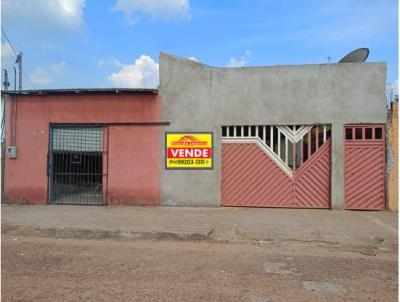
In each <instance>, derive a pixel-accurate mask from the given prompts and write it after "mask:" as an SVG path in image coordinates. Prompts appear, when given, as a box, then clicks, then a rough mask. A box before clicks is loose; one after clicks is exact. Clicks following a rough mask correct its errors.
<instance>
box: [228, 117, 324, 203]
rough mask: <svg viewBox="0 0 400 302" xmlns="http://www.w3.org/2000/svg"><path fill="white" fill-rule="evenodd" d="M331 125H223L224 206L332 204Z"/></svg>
mask: <svg viewBox="0 0 400 302" xmlns="http://www.w3.org/2000/svg"><path fill="white" fill-rule="evenodd" d="M330 171H331V126H330V125H292V126H276V125H271V126H224V127H222V193H221V202H222V205H223V206H255V207H297V208H329V207H330V191H331V186H330V183H331V173H330Z"/></svg>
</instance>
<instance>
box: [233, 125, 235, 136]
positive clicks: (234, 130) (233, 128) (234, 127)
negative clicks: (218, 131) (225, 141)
mask: <svg viewBox="0 0 400 302" xmlns="http://www.w3.org/2000/svg"><path fill="white" fill-rule="evenodd" d="M233 137H236V126H233Z"/></svg>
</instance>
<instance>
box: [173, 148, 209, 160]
mask: <svg viewBox="0 0 400 302" xmlns="http://www.w3.org/2000/svg"><path fill="white" fill-rule="evenodd" d="M210 157H211V148H190V149H189V148H168V158H210Z"/></svg>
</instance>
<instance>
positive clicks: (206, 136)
mask: <svg viewBox="0 0 400 302" xmlns="http://www.w3.org/2000/svg"><path fill="white" fill-rule="evenodd" d="M212 143H213V140H212V132H185V133H177V132H167V133H166V137H165V146H166V150H165V161H166V163H165V166H166V168H167V169H212V167H213V162H212V158H213V157H212V156H213V154H212V151H213V150H212V148H213V146H212Z"/></svg>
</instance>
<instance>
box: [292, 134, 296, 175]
mask: <svg viewBox="0 0 400 302" xmlns="http://www.w3.org/2000/svg"><path fill="white" fill-rule="evenodd" d="M296 151H297V143H296V142H292V170H293V173H294V172H296V164H297V159H296V153H297V152H296Z"/></svg>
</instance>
